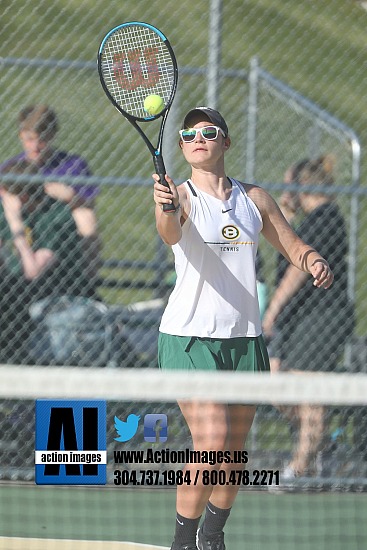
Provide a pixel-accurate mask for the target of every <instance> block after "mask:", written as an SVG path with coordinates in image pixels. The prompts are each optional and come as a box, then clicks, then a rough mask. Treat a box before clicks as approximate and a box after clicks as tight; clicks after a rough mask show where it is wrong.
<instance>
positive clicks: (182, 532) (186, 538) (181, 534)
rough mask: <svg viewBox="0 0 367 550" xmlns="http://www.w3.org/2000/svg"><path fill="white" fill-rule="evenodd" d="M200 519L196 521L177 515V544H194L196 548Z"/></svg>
mask: <svg viewBox="0 0 367 550" xmlns="http://www.w3.org/2000/svg"><path fill="white" fill-rule="evenodd" d="M199 522H200V517H198V518H195V519H190V518H184V517H183V516H181V515H180V514H179V513H177V514H176V532H175V544H177V546H179V545H181V544H193V546H195V541H196V531H197V530H198V527H199Z"/></svg>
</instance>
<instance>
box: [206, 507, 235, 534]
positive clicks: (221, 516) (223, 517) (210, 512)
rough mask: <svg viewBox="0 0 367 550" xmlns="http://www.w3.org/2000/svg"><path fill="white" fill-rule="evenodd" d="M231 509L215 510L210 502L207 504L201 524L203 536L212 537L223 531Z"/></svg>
mask: <svg viewBox="0 0 367 550" xmlns="http://www.w3.org/2000/svg"><path fill="white" fill-rule="evenodd" d="M230 513H231V508H226V509H223V508H217V506H214V504H212V503H211V502H208V504H207V505H206V509H205V518H204V522H203V531H204V533H205V535H214V534H215V533H220V532H221V531H223V527H224V526H225V524H226V521H227V519H228V516H229V514H230Z"/></svg>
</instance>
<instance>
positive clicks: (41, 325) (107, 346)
mask: <svg viewBox="0 0 367 550" xmlns="http://www.w3.org/2000/svg"><path fill="white" fill-rule="evenodd" d="M29 312H30V316H31V318H32V321H33V323H34V330H33V334H32V335H31V343H30V354H31V356H32V357H33V360H34V362H35V363H36V364H38V365H71V366H86V367H89V366H90V367H135V366H139V357H138V355H137V354H136V352H135V350H134V349H133V347H132V346H131V344H130V343H129V342H128V340H127V339H126V337H125V336H124V335H123V333H122V331H121V330H120V327H119V325H118V324H117V323H116V322H115V320H114V316H111V314H110V311H109V308H108V307H107V306H106V305H105V304H103V303H102V302H98V301H96V300H92V299H90V298H83V297H73V296H61V297H53V298H45V299H43V300H40V301H38V302H35V303H34V304H32V305H31V307H30V309H29Z"/></svg>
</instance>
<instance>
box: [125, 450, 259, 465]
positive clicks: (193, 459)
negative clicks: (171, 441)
mask: <svg viewBox="0 0 367 550" xmlns="http://www.w3.org/2000/svg"><path fill="white" fill-rule="evenodd" d="M114 459H115V464H183V463H186V464H187V463H191V464H210V465H211V466H214V465H215V464H247V462H248V452H247V451H242V450H240V451H233V454H231V451H227V450H225V451H193V450H192V449H180V450H178V451H176V450H172V449H159V450H154V449H144V450H139V451H136V450H134V451H131V450H124V451H114Z"/></svg>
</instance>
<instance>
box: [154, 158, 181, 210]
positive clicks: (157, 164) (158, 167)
mask: <svg viewBox="0 0 367 550" xmlns="http://www.w3.org/2000/svg"><path fill="white" fill-rule="evenodd" d="M153 162H154V168H155V171H156V173H157V174H158V176H159V181H160V182H161V183H162V184H163V185H165V186H166V187H168V189H169V185H168V183H167V181H166V178H165V175H166V168H165V166H164V162H163V158H162V155H155V156H154V157H153ZM175 211H176V208H175V205H174V204H173V202H171V203H170V204H168V203H165V204H164V205H163V212H175Z"/></svg>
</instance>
